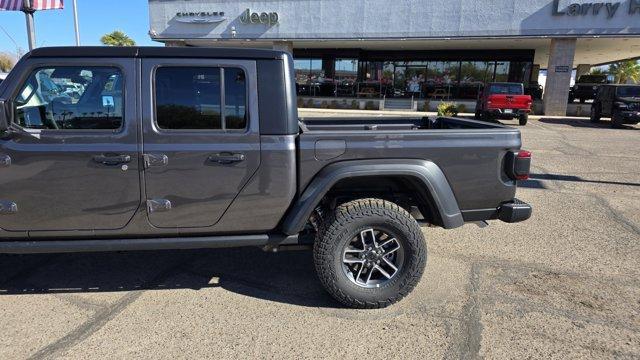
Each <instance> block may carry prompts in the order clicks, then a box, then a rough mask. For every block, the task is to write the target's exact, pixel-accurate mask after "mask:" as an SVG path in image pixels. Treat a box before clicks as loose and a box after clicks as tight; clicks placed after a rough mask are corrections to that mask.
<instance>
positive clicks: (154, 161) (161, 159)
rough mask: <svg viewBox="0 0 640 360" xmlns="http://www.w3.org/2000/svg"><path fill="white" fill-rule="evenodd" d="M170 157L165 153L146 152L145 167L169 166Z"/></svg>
mask: <svg viewBox="0 0 640 360" xmlns="http://www.w3.org/2000/svg"><path fill="white" fill-rule="evenodd" d="M168 164H169V157H168V156H167V155H165V154H144V168H145V169H148V168H150V167H153V166H167V165H168Z"/></svg>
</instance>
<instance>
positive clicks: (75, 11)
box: [72, 0, 80, 46]
mask: <svg viewBox="0 0 640 360" xmlns="http://www.w3.org/2000/svg"><path fill="white" fill-rule="evenodd" d="M72 4H73V27H74V28H75V30H76V46H80V31H79V30H78V4H77V2H76V0H73V2H72Z"/></svg>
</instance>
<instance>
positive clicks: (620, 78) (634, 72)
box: [609, 60, 640, 84]
mask: <svg viewBox="0 0 640 360" xmlns="http://www.w3.org/2000/svg"><path fill="white" fill-rule="evenodd" d="M609 71H610V72H611V74H612V75H614V76H615V77H616V82H617V83H618V84H626V83H627V82H629V81H630V80H631V81H633V82H635V83H637V82H639V81H640V64H638V61H636V60H625V61H621V62H618V63H615V64H612V65H611V66H610V67H609Z"/></svg>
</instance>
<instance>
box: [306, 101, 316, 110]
mask: <svg viewBox="0 0 640 360" xmlns="http://www.w3.org/2000/svg"><path fill="white" fill-rule="evenodd" d="M314 106H315V104H314V103H313V99H309V100H307V106H306V107H308V108H312V107H314Z"/></svg>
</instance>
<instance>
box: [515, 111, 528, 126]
mask: <svg viewBox="0 0 640 360" xmlns="http://www.w3.org/2000/svg"><path fill="white" fill-rule="evenodd" d="M527 121H529V114H527V113H524V114H520V115H518V124H520V126H525V125H527Z"/></svg>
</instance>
